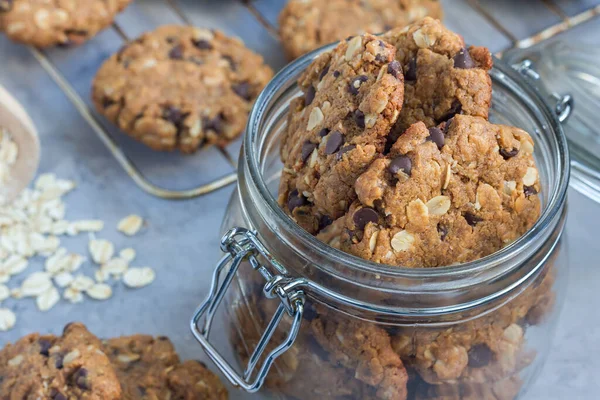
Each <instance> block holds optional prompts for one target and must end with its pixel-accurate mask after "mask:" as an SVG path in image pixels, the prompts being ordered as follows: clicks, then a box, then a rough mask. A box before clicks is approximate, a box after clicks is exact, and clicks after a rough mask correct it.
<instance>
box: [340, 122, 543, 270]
mask: <svg viewBox="0 0 600 400" xmlns="http://www.w3.org/2000/svg"><path fill="white" fill-rule="evenodd" d="M532 153H533V140H532V139H531V137H530V136H529V135H528V134H527V133H526V132H525V131H523V130H521V129H518V128H514V127H508V126H502V125H494V124H492V123H490V122H488V121H486V120H484V119H483V118H480V117H469V116H465V115H457V116H455V117H454V118H453V119H451V120H450V121H448V122H447V123H444V124H442V125H440V126H438V127H433V128H429V129H427V128H426V126H425V124H423V123H422V122H419V123H417V124H414V125H413V126H411V127H410V128H409V129H408V130H407V131H406V132H405V133H404V134H403V135H402V136H400V138H399V139H398V140H397V141H396V142H395V143H394V145H393V146H392V148H391V150H390V153H389V154H388V155H386V156H385V157H378V158H377V159H375V160H374V161H373V162H372V163H371V164H370V165H369V166H368V168H367V169H366V171H365V172H364V173H362V174H361V175H360V176H359V177H358V178H357V179H356V182H355V184H354V189H355V191H356V194H357V200H355V201H354V203H353V204H352V205H351V207H350V209H349V211H348V213H347V215H346V219H345V228H346V229H345V230H343V231H342V237H341V239H340V243H341V245H340V247H341V249H342V250H344V251H346V252H349V253H351V254H354V255H357V256H359V257H361V258H364V259H366V260H371V261H375V262H378V263H384V264H388V265H398V266H404V267H438V266H447V265H452V264H455V263H462V262H467V261H472V260H476V259H479V258H481V257H484V256H487V255H489V254H492V253H493V252H495V251H497V250H500V249H502V248H503V247H505V246H506V245H508V244H510V243H511V242H513V241H515V240H516V239H518V238H519V237H520V236H521V235H523V234H524V233H525V232H526V231H527V230H528V229H529V228H531V227H532V226H533V224H534V223H535V222H536V220H537V219H538V217H539V215H540V199H539V196H538V192H539V190H540V183H539V178H538V171H537V168H536V165H535V161H534V158H533V154H532Z"/></svg>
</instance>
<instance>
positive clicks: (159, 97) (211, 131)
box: [92, 25, 272, 153]
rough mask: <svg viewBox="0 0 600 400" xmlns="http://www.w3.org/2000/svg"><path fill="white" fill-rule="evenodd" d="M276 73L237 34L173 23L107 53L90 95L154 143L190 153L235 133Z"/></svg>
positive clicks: (135, 134) (122, 123) (116, 120)
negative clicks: (273, 73) (230, 35)
mask: <svg viewBox="0 0 600 400" xmlns="http://www.w3.org/2000/svg"><path fill="white" fill-rule="evenodd" d="M271 76H272V71H271V69H270V68H269V67H268V66H267V65H265V64H264V62H263V59H262V57H261V56H259V55H257V54H255V53H253V52H252V51H251V50H249V49H247V48H246V47H245V46H244V44H243V43H242V42H241V41H240V40H238V39H234V38H230V37H227V36H225V35H224V34H223V33H221V32H219V31H211V30H207V29H198V28H194V27H189V26H178V25H168V26H162V27H160V28H158V29H156V30H155V31H153V32H149V33H146V34H144V35H142V36H141V37H139V38H138V39H136V40H134V41H132V42H131V43H129V44H128V45H126V46H125V47H123V48H122V49H121V50H120V51H119V52H118V53H116V54H114V55H113V56H112V57H111V58H110V59H109V60H108V61H106V62H105V63H104V65H103V66H102V67H101V68H100V70H99V71H98V74H97V75H96V78H95V80H94V83H93V87H92V98H93V101H94V104H95V106H96V108H97V109H98V111H99V112H100V113H101V114H103V115H104V116H105V117H107V118H108V119H109V120H110V121H112V122H114V123H115V124H116V125H117V126H118V127H119V128H121V129H122V130H123V131H125V132H126V133H127V134H129V135H130V136H132V137H133V138H135V139H137V140H139V141H141V142H143V143H144V144H146V145H148V146H149V147H151V148H153V149H155V150H175V149H179V150H181V151H182V152H184V153H192V152H194V151H196V150H197V149H198V148H201V147H204V146H208V145H212V144H216V145H219V146H224V145H226V144H227V143H229V142H230V141H232V140H234V139H236V138H237V137H238V136H239V135H240V134H241V133H242V132H243V130H244V128H245V126H246V120H247V118H248V113H249V111H250V108H251V107H252V104H253V102H254V100H255V99H256V97H257V96H258V94H259V93H260V92H261V90H262V89H263V87H264V86H265V85H266V84H267V82H268V81H269V80H270V78H271Z"/></svg>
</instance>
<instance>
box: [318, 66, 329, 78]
mask: <svg viewBox="0 0 600 400" xmlns="http://www.w3.org/2000/svg"><path fill="white" fill-rule="evenodd" d="M328 72H329V66H326V67H325V68H323V71H321V73H320V74H319V80H323V78H325V75H327V73H328Z"/></svg>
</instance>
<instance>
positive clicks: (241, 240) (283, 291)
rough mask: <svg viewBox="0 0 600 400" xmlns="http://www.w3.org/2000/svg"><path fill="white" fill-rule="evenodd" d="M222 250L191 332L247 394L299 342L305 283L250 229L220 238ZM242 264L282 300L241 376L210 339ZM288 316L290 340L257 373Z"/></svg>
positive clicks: (285, 341)
mask: <svg viewBox="0 0 600 400" xmlns="http://www.w3.org/2000/svg"><path fill="white" fill-rule="evenodd" d="M221 250H222V251H223V252H224V253H226V255H225V256H224V257H223V258H222V259H221V260H220V261H219V263H218V265H217V268H216V269H215V272H214V274H213V279H212V284H211V289H210V293H209V295H208V297H207V298H206V299H205V300H204V302H203V303H202V304H201V305H200V307H198V309H197V310H196V313H195V314H194V317H193V319H192V322H191V329H192V333H193V334H194V336H195V337H196V339H197V340H198V341H199V342H200V344H201V345H202V347H203V348H204V350H205V351H206V353H207V355H208V356H209V357H210V358H211V359H212V360H213V361H214V362H215V364H217V366H218V367H219V369H220V370H221V371H222V372H223V373H224V374H225V375H226V376H227V379H229V381H230V382H231V383H232V384H234V385H237V386H240V387H242V388H243V389H244V390H246V391H248V392H256V391H258V390H259V389H260V388H261V386H262V385H263V383H264V380H265V378H266V376H267V374H268V372H269V369H270V368H271V366H272V365H273V362H274V361H275V359H276V358H277V357H279V356H280V355H282V354H283V353H285V351H286V350H288V349H289V348H290V347H291V346H292V345H293V344H294V341H295V340H296V337H297V335H298V331H299V329H300V324H301V322H302V314H303V312H304V302H305V297H304V292H303V291H302V289H301V287H302V286H303V281H302V280H296V279H293V278H291V277H290V276H289V274H288V272H287V270H286V269H285V268H284V267H283V266H282V265H281V264H279V263H278V262H277V260H275V259H274V258H273V256H272V255H271V254H270V253H269V251H268V250H267V249H266V248H265V246H264V245H263V244H262V243H261V242H260V240H259V239H258V238H257V236H256V234H255V233H254V232H252V231H249V230H247V229H244V228H233V229H231V230H230V231H229V232H227V234H225V236H223V238H222V239H221ZM261 256H262V258H264V259H265V260H266V261H267V263H264V264H261V262H260V261H259V257H261ZM242 261H248V262H249V264H250V265H251V266H252V268H253V269H254V270H255V271H257V272H258V273H260V274H261V275H262V276H263V278H264V279H265V281H266V284H265V286H264V288H263V291H264V293H265V295H266V296H267V297H269V298H272V299H279V301H280V304H279V306H278V307H277V311H276V312H275V314H274V315H273V318H272V319H271V321H270V322H269V325H268V326H267V328H266V330H265V332H264V333H263V335H262V337H261V339H260V341H259V342H258V344H257V345H256V348H255V349H254V351H253V353H252V355H251V356H250V359H249V361H248V364H247V366H246V369H245V370H244V372H243V373H240V372H238V371H236V370H235V369H234V368H233V367H232V366H231V365H230V364H229V363H228V362H227V361H226V360H225V358H224V357H223V356H222V355H221V353H219V351H218V350H217V349H216V348H215V347H214V346H213V345H212V344H211V343H210V340H209V336H210V331H211V325H212V322H213V319H214V316H215V313H216V311H217V308H218V307H219V305H220V304H221V301H222V300H223V298H224V296H225V293H226V292H227V289H228V288H229V286H230V285H231V283H232V281H233V279H234V277H235V275H236V273H237V271H238V269H239V267H240V265H241V264H242ZM224 271H225V272H224ZM223 273H225V277H224V278H223V279H222V280H221V275H222V274H223ZM285 313H287V314H288V315H289V316H290V317H292V324H291V327H290V330H289V332H288V334H287V337H286V339H285V340H284V341H283V342H282V343H280V344H279V345H277V346H276V347H275V348H274V349H273V350H271V351H270V352H269V353H268V354H267V356H266V358H265V359H264V362H263V364H262V366H261V367H260V369H259V370H258V372H257V373H255V369H256V366H257V364H258V362H259V360H261V358H262V356H263V353H264V352H265V350H266V348H267V345H268V344H269V342H270V340H271V338H272V336H273V333H274V332H275V330H276V329H277V326H278V325H279V324H280V322H281V320H282V318H283V316H284V314H285ZM253 376H254V377H253Z"/></svg>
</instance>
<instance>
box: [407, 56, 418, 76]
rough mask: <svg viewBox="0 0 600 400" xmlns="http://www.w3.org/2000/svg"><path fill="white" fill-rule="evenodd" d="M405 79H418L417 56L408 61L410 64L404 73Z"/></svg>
mask: <svg viewBox="0 0 600 400" xmlns="http://www.w3.org/2000/svg"><path fill="white" fill-rule="evenodd" d="M404 80H405V81H407V82H414V81H416V80H417V58H416V57H414V58H411V60H410V61H409V62H408V66H407V67H406V72H405V73H404Z"/></svg>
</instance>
